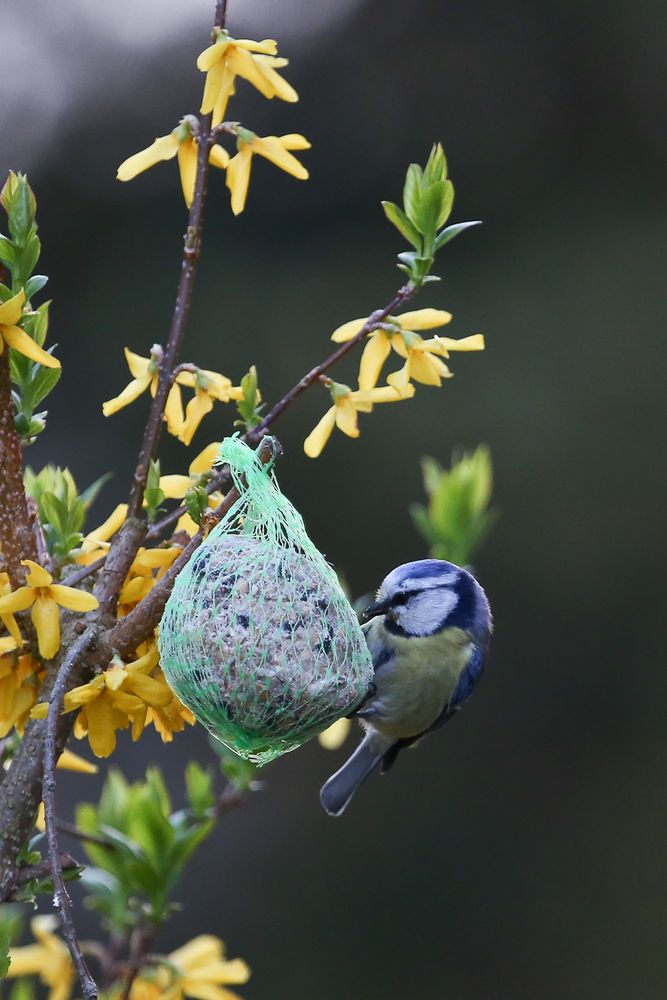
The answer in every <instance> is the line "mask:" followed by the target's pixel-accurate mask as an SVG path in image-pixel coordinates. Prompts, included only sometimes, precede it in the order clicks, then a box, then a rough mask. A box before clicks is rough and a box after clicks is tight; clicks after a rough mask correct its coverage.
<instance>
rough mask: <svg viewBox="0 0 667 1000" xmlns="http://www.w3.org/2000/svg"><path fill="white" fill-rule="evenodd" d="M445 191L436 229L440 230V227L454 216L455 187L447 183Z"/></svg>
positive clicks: (449, 182)
mask: <svg viewBox="0 0 667 1000" xmlns="http://www.w3.org/2000/svg"><path fill="white" fill-rule="evenodd" d="M444 183H445V189H444V193H443V195H442V203H441V205H440V213H439V215H438V218H437V221H436V224H435V228H436V229H439V228H440V226H444V224H445V222H446V221H447V219H448V218H449V216H450V215H451V214H452V208H453V205H454V185H453V184H452V182H451V181H445V182H444Z"/></svg>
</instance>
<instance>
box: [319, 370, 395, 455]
mask: <svg viewBox="0 0 667 1000" xmlns="http://www.w3.org/2000/svg"><path fill="white" fill-rule="evenodd" d="M330 391H331V397H332V399H333V401H334V405H333V406H332V407H331V409H330V410H327V412H326V413H325V414H324V416H323V417H322V419H321V420H320V422H319V423H318V424H317V426H316V427H315V428H314V429H313V430H312V431H311V432H310V434H309V435H308V437H307V438H306V440H305V441H304V443H303V450H304V451H305V453H306V455H308V457H309V458H317V456H318V455H320V454H321V453H322V450H323V448H324V446H325V444H326V443H327V441H328V440H329V438H330V437H331V433H332V431H333V429H334V427H338V429H339V430H341V431H342V432H343V434H347V436H348V437H351V438H357V437H359V426H358V421H357V413H370V412H371V410H372V409H373V406H374V405H375V403H397V402H399V400H401V399H409V398H410V396H414V393H415V390H414V386H412V385H409V386H408V387H407V390H406V391H405V393H404V394H403V395H401V393H399V392H398V390H397V389H394V387H393V386H390V385H385V386H379V387H378V388H375V389H357V390H356V391H353V390H352V389H350V387H349V386H347V385H341V383H340V382H332V383H331V384H330Z"/></svg>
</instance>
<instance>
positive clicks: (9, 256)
mask: <svg viewBox="0 0 667 1000" xmlns="http://www.w3.org/2000/svg"><path fill="white" fill-rule="evenodd" d="M15 259H16V250H15V249H14V244H13V243H12V241H11V240H8V239H7V237H6V236H0V260H1V261H2V262H3V264H6V265H7V266H8V267H10V268H11V266H12V264H13V263H14V261H15ZM7 291H9V289H7Z"/></svg>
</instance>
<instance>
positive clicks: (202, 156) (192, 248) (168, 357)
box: [128, 115, 211, 517]
mask: <svg viewBox="0 0 667 1000" xmlns="http://www.w3.org/2000/svg"><path fill="white" fill-rule="evenodd" d="M210 128H211V116H210V115H205V116H204V117H203V118H201V120H200V123H199V143H198V154H197V179H196V181H195V192H194V197H193V199H192V206H191V208H190V216H189V218H188V228H187V230H186V233H185V240H184V244H183V256H182V259H181V274H180V277H179V281H178V291H177V293H176V303H175V305H174V312H173V316H172V320H171V328H170V330H169V339H168V341H167V346H166V349H165V352H164V356H163V358H162V360H161V362H160V367H159V374H158V384H157V390H156V393H155V397H154V399H153V402H152V404H151V408H150V412H149V414H148V420H147V422H146V428H145V430H144V437H143V441H142V443H141V449H140V451H139V458H138V461H137V467H136V469H135V472H134V479H133V482H132V490H131V492H130V499H129V502H128V517H138V516H139V515H140V514H141V508H142V503H143V498H144V489H145V488H146V479H147V477H148V469H149V466H150V463H151V460H152V459H153V458H154V457H155V452H156V450H157V445H158V441H159V439H160V431H161V429H162V421H163V416H164V410H165V406H166V403H167V396H168V395H169V392H170V390H171V387H172V381H173V377H172V373H173V371H174V368H175V367H176V364H177V360H178V355H179V353H180V350H181V346H182V343H183V337H184V335H185V327H186V323H187V319H188V315H189V313H190V305H191V302H192V290H193V288H194V282H195V277H196V274H197V266H198V264H199V255H200V250H201V238H202V227H203V222H204V206H205V204H206V188H207V181H208V157H209V142H208V137H209V132H210Z"/></svg>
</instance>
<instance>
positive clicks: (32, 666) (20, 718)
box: [0, 653, 37, 739]
mask: <svg viewBox="0 0 667 1000" xmlns="http://www.w3.org/2000/svg"><path fill="white" fill-rule="evenodd" d="M36 669H37V664H36V663H35V661H34V660H33V658H32V656H30V655H29V654H28V653H26V654H25V655H23V656H17V655H16V654H15V653H8V654H6V655H4V656H0V739H4V738H5V736H7V735H8V733H10V732H11V730H12V729H14V727H16V728H17V729H18V730H19V732H20V731H22V729H23V727H24V726H25V724H26V722H27V720H28V717H29V715H30V709H31V708H32V706H33V705H34V704H35V702H36V701H37V678H36Z"/></svg>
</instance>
